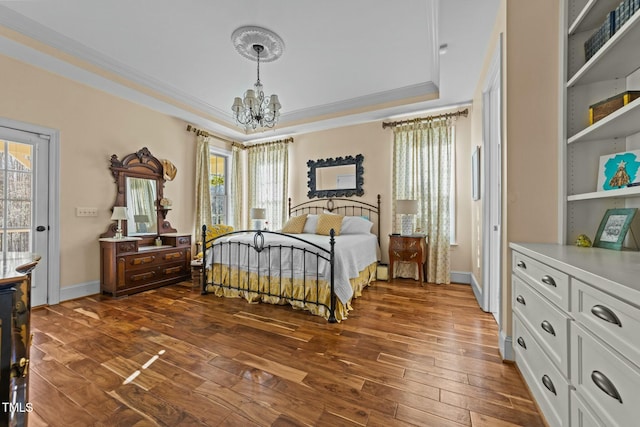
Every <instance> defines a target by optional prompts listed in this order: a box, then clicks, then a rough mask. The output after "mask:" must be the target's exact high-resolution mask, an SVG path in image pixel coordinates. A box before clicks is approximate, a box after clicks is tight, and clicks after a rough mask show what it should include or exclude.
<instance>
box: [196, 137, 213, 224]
mask: <svg viewBox="0 0 640 427" xmlns="http://www.w3.org/2000/svg"><path fill="white" fill-rule="evenodd" d="M196 141H197V147H196V236H199V237H200V236H201V234H202V226H203V225H204V224H211V218H212V214H211V189H210V182H209V138H208V137H206V136H202V135H198V137H197V139H196Z"/></svg>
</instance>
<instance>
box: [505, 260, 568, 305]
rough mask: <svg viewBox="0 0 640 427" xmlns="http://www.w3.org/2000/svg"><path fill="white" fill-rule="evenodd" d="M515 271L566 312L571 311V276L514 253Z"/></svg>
mask: <svg viewBox="0 0 640 427" xmlns="http://www.w3.org/2000/svg"><path fill="white" fill-rule="evenodd" d="M512 261H513V271H514V272H515V273H516V274H517V275H518V276H519V277H521V278H522V279H523V280H525V281H526V282H527V283H529V284H530V285H531V286H532V287H533V288H534V289H536V290H537V291H538V292H540V293H541V294H543V295H544V296H545V297H547V298H548V299H549V300H550V301H551V302H553V303H554V304H556V305H557V306H558V307H560V308H561V309H562V310H564V311H569V276H568V275H567V274H566V273H563V272H561V271H559V270H556V269H555V268H552V267H549V266H548V265H546V264H543V263H541V262H539V261H536V260H534V259H533V258H530V257H528V256H526V255H523V254H521V253H519V252H516V251H514V252H513V260H512Z"/></svg>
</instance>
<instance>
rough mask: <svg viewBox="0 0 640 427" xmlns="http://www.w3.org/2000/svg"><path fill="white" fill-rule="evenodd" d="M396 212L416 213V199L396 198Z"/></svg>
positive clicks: (402, 213)
mask: <svg viewBox="0 0 640 427" xmlns="http://www.w3.org/2000/svg"><path fill="white" fill-rule="evenodd" d="M396 213H397V214H398V215H415V214H417V213H418V201H417V200H396Z"/></svg>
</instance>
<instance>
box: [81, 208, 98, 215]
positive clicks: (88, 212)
mask: <svg viewBox="0 0 640 427" xmlns="http://www.w3.org/2000/svg"><path fill="white" fill-rule="evenodd" d="M76 216H98V208H76Z"/></svg>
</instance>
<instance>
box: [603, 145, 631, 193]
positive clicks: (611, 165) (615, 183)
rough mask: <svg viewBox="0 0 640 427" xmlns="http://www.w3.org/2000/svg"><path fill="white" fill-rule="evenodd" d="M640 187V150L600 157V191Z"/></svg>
mask: <svg viewBox="0 0 640 427" xmlns="http://www.w3.org/2000/svg"><path fill="white" fill-rule="evenodd" d="M635 185H640V150H630V151H624V152H621V153H614V154H607V155H604V156H600V166H599V167H598V191H608V190H616V189H618V188H626V187H632V186H635Z"/></svg>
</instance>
